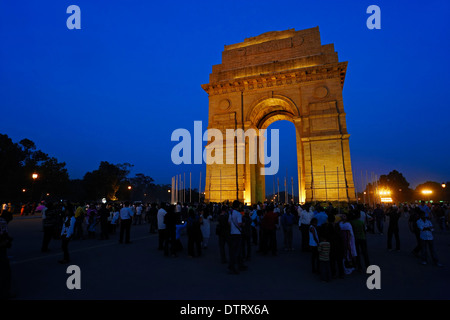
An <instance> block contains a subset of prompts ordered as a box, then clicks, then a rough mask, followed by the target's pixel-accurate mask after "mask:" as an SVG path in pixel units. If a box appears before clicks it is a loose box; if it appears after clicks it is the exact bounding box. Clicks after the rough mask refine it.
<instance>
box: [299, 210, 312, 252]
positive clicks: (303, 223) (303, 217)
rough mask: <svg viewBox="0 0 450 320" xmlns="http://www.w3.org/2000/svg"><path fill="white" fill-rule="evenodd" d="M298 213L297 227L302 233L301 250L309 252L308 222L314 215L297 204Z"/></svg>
mask: <svg viewBox="0 0 450 320" xmlns="http://www.w3.org/2000/svg"><path fill="white" fill-rule="evenodd" d="M298 215H299V219H298V227H299V229H300V232H301V234H302V252H309V251H310V248H309V224H310V222H311V219H312V218H313V216H314V213H313V212H311V211H309V210H305V209H303V208H302V207H301V206H299V207H298Z"/></svg>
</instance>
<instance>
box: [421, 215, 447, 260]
mask: <svg viewBox="0 0 450 320" xmlns="http://www.w3.org/2000/svg"><path fill="white" fill-rule="evenodd" d="M417 227H418V228H419V230H420V240H421V243H422V244H421V247H422V257H421V258H422V264H424V265H425V264H427V255H428V254H427V250H430V255H431V259H432V260H433V262H434V264H435V265H436V266H438V267H442V266H443V265H442V264H441V263H440V262H439V259H438V257H437V255H436V250H435V248H434V237H433V231H434V228H433V224H432V223H431V220H430V219H429V218H427V217H426V213H425V212H423V211H422V212H420V219H419V220H417Z"/></svg>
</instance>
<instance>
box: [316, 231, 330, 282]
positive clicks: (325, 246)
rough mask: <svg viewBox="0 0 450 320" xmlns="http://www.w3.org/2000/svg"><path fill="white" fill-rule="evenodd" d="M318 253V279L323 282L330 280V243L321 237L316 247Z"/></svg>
mask: <svg viewBox="0 0 450 320" xmlns="http://www.w3.org/2000/svg"><path fill="white" fill-rule="evenodd" d="M317 251H318V253H319V270H320V279H321V280H322V281H325V282H330V280H331V267H330V243H329V242H328V241H327V239H326V238H325V237H324V236H322V237H321V239H320V242H319V245H318V247H317Z"/></svg>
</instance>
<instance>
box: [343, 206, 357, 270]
mask: <svg viewBox="0 0 450 320" xmlns="http://www.w3.org/2000/svg"><path fill="white" fill-rule="evenodd" d="M339 228H340V230H341V237H342V241H343V246H344V272H345V273H346V274H350V273H352V272H353V271H354V270H355V268H354V267H355V266H356V256H357V253H356V246H355V236H354V234H353V228H352V225H351V224H350V222H348V220H347V215H346V214H342V215H341V221H340V222H339Z"/></svg>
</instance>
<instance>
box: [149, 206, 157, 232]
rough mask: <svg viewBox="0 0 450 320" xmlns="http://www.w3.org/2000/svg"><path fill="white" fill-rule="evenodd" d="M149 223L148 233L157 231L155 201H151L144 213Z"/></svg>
mask: <svg viewBox="0 0 450 320" xmlns="http://www.w3.org/2000/svg"><path fill="white" fill-rule="evenodd" d="M146 217H147V219H148V222H149V224H150V231H149V232H150V233H152V234H153V233H157V232H158V231H157V230H158V229H159V228H158V208H157V205H156V203H154V202H153V203H152V204H151V207H150V209H149V212H148V214H147V215H146Z"/></svg>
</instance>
